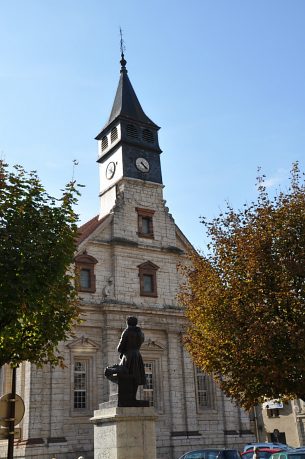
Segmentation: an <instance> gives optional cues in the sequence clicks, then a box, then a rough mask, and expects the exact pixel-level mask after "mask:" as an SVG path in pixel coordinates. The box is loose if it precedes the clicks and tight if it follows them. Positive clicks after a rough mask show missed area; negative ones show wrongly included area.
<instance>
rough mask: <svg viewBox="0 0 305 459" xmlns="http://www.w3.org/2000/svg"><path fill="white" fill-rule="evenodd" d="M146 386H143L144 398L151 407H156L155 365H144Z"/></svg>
mask: <svg viewBox="0 0 305 459" xmlns="http://www.w3.org/2000/svg"><path fill="white" fill-rule="evenodd" d="M144 368H145V375H146V384H145V386H143V398H144V400H148V401H149V406H154V383H153V363H152V362H148V363H144Z"/></svg>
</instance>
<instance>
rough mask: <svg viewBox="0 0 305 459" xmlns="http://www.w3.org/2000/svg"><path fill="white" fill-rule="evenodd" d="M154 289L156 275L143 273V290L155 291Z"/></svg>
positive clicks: (146, 291) (145, 291) (147, 291)
mask: <svg viewBox="0 0 305 459" xmlns="http://www.w3.org/2000/svg"><path fill="white" fill-rule="evenodd" d="M153 291H154V276H153V275H152V274H143V292H144V293H153Z"/></svg>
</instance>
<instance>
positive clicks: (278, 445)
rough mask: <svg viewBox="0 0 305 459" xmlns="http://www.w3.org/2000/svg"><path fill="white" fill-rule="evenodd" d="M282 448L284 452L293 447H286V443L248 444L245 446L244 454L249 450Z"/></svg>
mask: <svg viewBox="0 0 305 459" xmlns="http://www.w3.org/2000/svg"><path fill="white" fill-rule="evenodd" d="M255 447H256V448H268V449H272V448H280V449H282V450H287V449H290V448H291V447H290V446H288V445H285V444H284V443H247V444H246V445H245V446H244V452H245V451H248V449H254V448H255Z"/></svg>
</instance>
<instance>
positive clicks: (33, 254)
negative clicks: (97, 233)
mask: <svg viewBox="0 0 305 459" xmlns="http://www.w3.org/2000/svg"><path fill="white" fill-rule="evenodd" d="M78 194H79V192H78V190H77V185H76V184H75V182H70V183H69V184H68V185H67V186H66V187H65V189H64V190H62V197H61V198H60V199H59V200H57V199H55V198H54V197H51V196H49V195H48V194H47V193H46V191H45V189H44V187H43V186H42V184H41V182H40V180H39V178H38V177H37V174H36V173H35V172H30V173H26V172H25V170H24V169H23V168H22V167H21V166H15V167H14V169H13V171H9V168H8V166H7V164H4V163H3V162H0V292H1V293H0V366H1V365H3V364H4V363H11V364H12V365H15V366H16V365H18V364H19V363H20V362H22V361H24V360H28V361H30V362H33V363H35V364H38V365H40V364H42V363H47V362H50V363H52V364H58V363H62V358H61V357H60V356H59V355H57V354H58V352H57V350H56V346H57V344H58V343H59V342H60V341H61V340H64V339H66V338H67V336H68V335H69V334H70V333H71V329H72V326H73V324H74V323H75V321H77V320H78V315H79V312H78V305H77V295H76V291H75V288H74V286H73V282H72V277H71V274H69V272H68V269H69V266H70V264H71V262H72V261H73V256H74V251H75V240H76V234H77V215H76V214H75V213H74V211H73V206H74V205H75V204H76V202H77V196H78Z"/></svg>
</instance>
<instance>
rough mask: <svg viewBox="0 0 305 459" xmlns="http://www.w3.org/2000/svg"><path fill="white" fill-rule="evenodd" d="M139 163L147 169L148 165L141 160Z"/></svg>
mask: <svg viewBox="0 0 305 459" xmlns="http://www.w3.org/2000/svg"><path fill="white" fill-rule="evenodd" d="M141 165H142V166H143V167H144V169H146V170H148V167H147V166H146V164H145V163H143V161H141Z"/></svg>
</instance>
